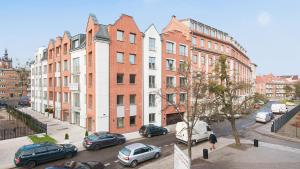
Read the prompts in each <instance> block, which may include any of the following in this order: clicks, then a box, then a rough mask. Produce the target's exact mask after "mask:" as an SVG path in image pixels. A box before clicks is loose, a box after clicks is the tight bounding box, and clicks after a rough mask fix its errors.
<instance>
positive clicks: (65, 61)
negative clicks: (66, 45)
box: [64, 60, 68, 71]
mask: <svg viewBox="0 0 300 169" xmlns="http://www.w3.org/2000/svg"><path fill="white" fill-rule="evenodd" d="M67 70H68V61H67V60H64V71H67Z"/></svg>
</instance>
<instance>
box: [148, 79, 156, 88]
mask: <svg viewBox="0 0 300 169" xmlns="http://www.w3.org/2000/svg"><path fill="white" fill-rule="evenodd" d="M149 88H155V76H149Z"/></svg>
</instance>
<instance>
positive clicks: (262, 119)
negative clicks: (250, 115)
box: [255, 112, 273, 123]
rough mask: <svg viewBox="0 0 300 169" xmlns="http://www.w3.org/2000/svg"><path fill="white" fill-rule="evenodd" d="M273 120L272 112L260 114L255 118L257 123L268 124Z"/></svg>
mask: <svg viewBox="0 0 300 169" xmlns="http://www.w3.org/2000/svg"><path fill="white" fill-rule="evenodd" d="M272 118H273V113H272V112H258V113H257V114H256V116H255V120H256V121H257V122H262V123H267V122H269V121H271V119H272Z"/></svg>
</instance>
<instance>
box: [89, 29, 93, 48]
mask: <svg viewBox="0 0 300 169" xmlns="http://www.w3.org/2000/svg"><path fill="white" fill-rule="evenodd" d="M92 40H93V36H92V30H90V31H89V33H88V45H91V44H92Z"/></svg>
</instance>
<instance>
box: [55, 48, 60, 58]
mask: <svg viewBox="0 0 300 169" xmlns="http://www.w3.org/2000/svg"><path fill="white" fill-rule="evenodd" d="M59 53H60V47H56V56H59Z"/></svg>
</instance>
